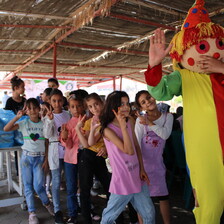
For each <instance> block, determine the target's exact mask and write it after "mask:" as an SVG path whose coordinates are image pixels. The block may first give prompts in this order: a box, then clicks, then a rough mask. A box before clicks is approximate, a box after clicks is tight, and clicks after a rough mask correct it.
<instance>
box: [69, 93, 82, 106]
mask: <svg viewBox="0 0 224 224" xmlns="http://www.w3.org/2000/svg"><path fill="white" fill-rule="evenodd" d="M71 100H76V101H78V102H79V103H81V104H82V105H83V107H84V106H85V105H84V98H83V97H81V96H79V95H77V94H72V95H70V96H69V97H68V99H67V101H68V105H70V101H71Z"/></svg>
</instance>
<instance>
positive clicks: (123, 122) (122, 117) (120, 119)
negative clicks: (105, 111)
mask: <svg viewBox="0 0 224 224" xmlns="http://www.w3.org/2000/svg"><path fill="white" fill-rule="evenodd" d="M113 113H114V115H115V117H116V118H117V120H118V122H119V124H120V126H121V128H122V127H125V128H126V125H127V124H126V117H125V115H124V114H123V113H122V112H121V108H120V107H118V111H117V112H116V111H115V110H113Z"/></svg>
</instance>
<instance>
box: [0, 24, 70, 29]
mask: <svg viewBox="0 0 224 224" xmlns="http://www.w3.org/2000/svg"><path fill="white" fill-rule="evenodd" d="M0 27H14V28H40V29H56V28H58V29H71V28H72V26H49V25H28V24H27V25H26V24H0Z"/></svg>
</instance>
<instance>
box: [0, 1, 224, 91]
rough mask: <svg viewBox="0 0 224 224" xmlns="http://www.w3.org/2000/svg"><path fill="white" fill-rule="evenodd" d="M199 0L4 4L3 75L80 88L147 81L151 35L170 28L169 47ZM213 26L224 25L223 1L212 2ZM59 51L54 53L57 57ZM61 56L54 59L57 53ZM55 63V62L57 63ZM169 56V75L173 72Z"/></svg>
mask: <svg viewBox="0 0 224 224" xmlns="http://www.w3.org/2000/svg"><path fill="white" fill-rule="evenodd" d="M193 3H194V0H182V1H179V0H172V1H170V0H169V1H168V0H154V1H150V0H122V1H121V0H120V1H119V0H66V1H61V0H17V1H15V0H3V1H0V71H8V75H7V76H6V77H5V80H4V81H3V82H1V84H0V87H1V86H2V85H4V86H6V85H7V83H8V81H6V80H9V79H10V78H11V77H12V76H13V75H15V74H17V75H19V76H20V77H21V78H32V79H48V78H50V77H52V76H53V73H55V74H56V77H57V78H58V79H61V80H77V82H78V85H79V87H83V86H88V85H92V84H95V83H98V82H102V81H105V80H111V79H113V78H115V77H118V76H122V77H126V78H130V79H134V80H136V81H140V82H144V75H143V72H142V70H144V69H145V68H146V67H147V63H148V47H149V46H148V45H149V43H148V37H149V35H150V34H151V33H152V32H153V31H154V30H155V29H156V28H157V27H162V28H163V29H167V32H166V36H167V43H169V41H170V39H171V37H172V36H173V35H174V33H175V29H176V27H180V25H182V23H183V19H184V18H185V17H186V14H187V12H188V9H189V8H190V7H191V6H192V4H193ZM205 7H206V9H207V10H208V11H209V13H210V17H211V19H212V21H213V22H215V23H219V24H220V25H222V26H224V16H223V13H224V1H223V0H222V1H220V0H207V1H206V4H205ZM54 53H55V54H54ZM56 54H57V57H55V58H54V55H56ZM54 61H56V63H55V65H56V66H53V65H54ZM169 64H170V59H169V58H166V59H165V62H164V65H165V67H164V68H163V69H164V70H163V71H164V73H166V72H170V71H171V70H172V68H171V66H169Z"/></svg>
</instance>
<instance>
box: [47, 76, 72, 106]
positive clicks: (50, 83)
mask: <svg viewBox="0 0 224 224" xmlns="http://www.w3.org/2000/svg"><path fill="white" fill-rule="evenodd" d="M47 85H48V88H52V89H58V88H59V82H58V80H57V79H56V78H50V79H48V80H47ZM67 106H68V102H67V99H66V97H65V96H63V108H64V109H66V110H67Z"/></svg>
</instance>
